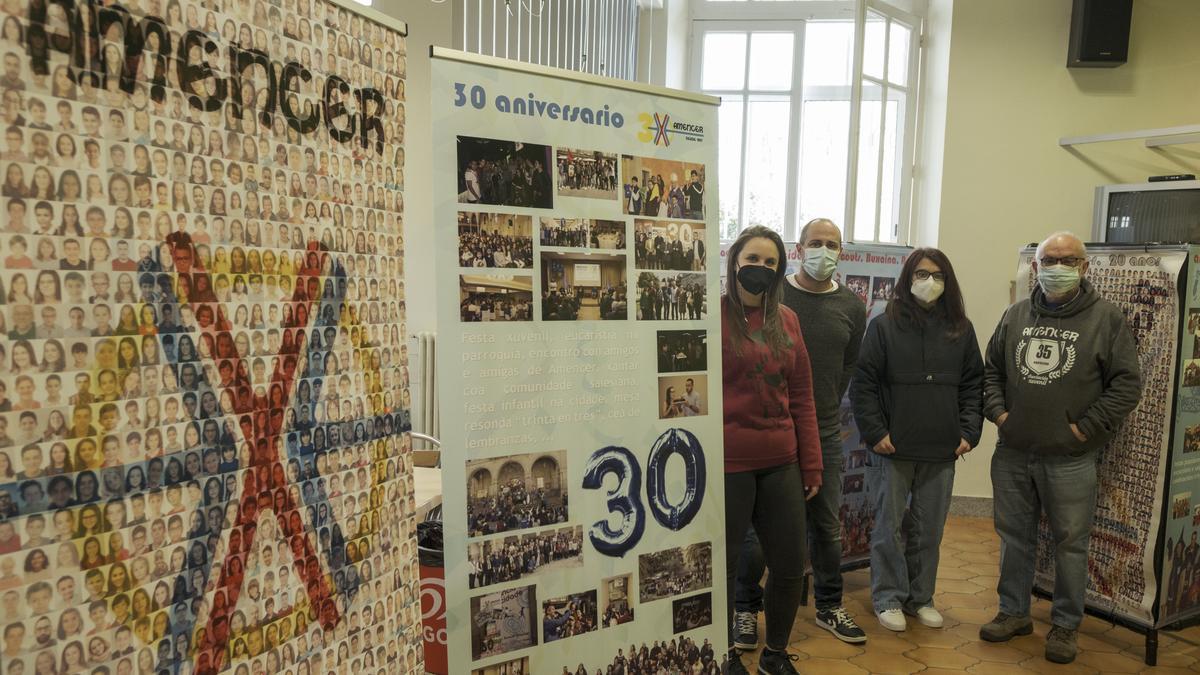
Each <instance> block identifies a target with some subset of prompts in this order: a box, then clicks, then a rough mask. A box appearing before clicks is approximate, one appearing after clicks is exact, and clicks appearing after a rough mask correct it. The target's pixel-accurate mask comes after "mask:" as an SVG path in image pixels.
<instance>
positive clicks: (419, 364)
mask: <svg viewBox="0 0 1200 675" xmlns="http://www.w3.org/2000/svg"><path fill="white" fill-rule="evenodd" d="M413 342H414V343H415V346H416V349H415V350H414V351H415V354H416V358H415V359H414V360H413V362H414V363H415V364H416V367H414V368H410V376H409V387H410V389H411V390H412V404H413V411H412V420H413V422H412V424H413V431H416V432H418V433H422V434H425V435H427V436H432V437H434V438H440V437H441V422H440V419H441V418H440V414H439V410H438V392H437V370H436V363H437V348H436V344H437V333H433V332H430V331H422V332H419V333H417V334H416V335H415V336H413ZM413 449H415V450H426V449H429V450H432V449H433V448H432V447H430V445H429V444H428V443H426V442H425V441H422V440H418V439H414V440H413Z"/></svg>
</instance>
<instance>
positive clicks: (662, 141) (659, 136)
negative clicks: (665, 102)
mask: <svg viewBox="0 0 1200 675" xmlns="http://www.w3.org/2000/svg"><path fill="white" fill-rule="evenodd" d="M638 122H639V127H638V129H639V130H638V140H639V141H641V142H643V143H653V144H654V145H661V146H663V147H664V148H665V147H669V146H670V145H671V141H673V140H675V138H674V137H680V138H683V139H684V140H686V141H692V142H703V141H704V126H703V125H701V124H691V123H689V122H680V121H678V120H672V119H671V115H670V114H669V113H665V112H661V113H660V112H655V113H645V112H644V113H641V114H639V115H638Z"/></svg>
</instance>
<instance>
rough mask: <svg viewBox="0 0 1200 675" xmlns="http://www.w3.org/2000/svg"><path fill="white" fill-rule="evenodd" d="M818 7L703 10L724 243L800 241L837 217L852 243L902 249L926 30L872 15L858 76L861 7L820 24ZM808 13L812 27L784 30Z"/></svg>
mask: <svg viewBox="0 0 1200 675" xmlns="http://www.w3.org/2000/svg"><path fill="white" fill-rule="evenodd" d="M732 3H739V4H732ZM809 4H810V3H808V2H807V0H800V1H793V2H779V1H778V0H719V1H718V0H709V1H708V2H701V3H699V9H698V10H697V12H696V20H695V21H694V24H693V44H694V45H695V53H694V55H693V64H694V66H693V78H694V82H695V85H696V86H697V88H698V89H700V90H701V91H703V92H704V93H707V94H712V95H715V96H720V97H721V108H720V113H719V125H720V129H719V131H720V143H719V145H720V148H719V151H720V164H719V166H720V171H719V176H718V180H719V184H720V194H719V199H720V206H721V208H720V228H721V237H722V239H733V238H735V237H736V236H737V233H738V232H739V231H741V230H742V229H743V228H745V227H749V226H751V225H765V226H767V227H770V228H772V229H775V230H777V231H779V232H780V233H781V234H782V235H783V236H784V237H785V238H794V237H796V236H797V235H798V234H799V229H800V227H802V226H803V224H804V223H806V222H808V221H809V220H812V219H813V218H817V217H828V218H832V219H834V220H835V221H838V222H839V223H840V224H843V230H844V231H845V233H846V236H847V238H853V239H854V240H856V241H888V242H896V241H900V240H901V239H902V237H903V236H904V234H905V232H906V229H907V213H908V206H909V196H908V191H909V186H910V184H911V171H910V170H909V167H910V166H911V164H912V157H913V148H912V145H913V136H914V135H915V134H914V125H913V123H912V122H913V119H914V110H913V108H914V104H915V96H913V95H912V88H911V86H910V83H911V81H912V80H913V79H914V75H913V74H914V72H915V64H916V63H917V53H916V52H917V50H916V49H915V48H914V46H915V42H916V41H915V40H914V38H913V35H914V34H917V30H916V29H915V28H914V27H915V26H917V25H918V22H917V21H916V20H915V19H914V18H912V17H908V16H907V15H902V14H901V13H899V12H896V11H895V10H891V9H890V8H875V7H874V5H871V6H870V7H869V8H868V7H867V6H864V7H863V8H862V10H861V11H862V13H863V21H862V22H861V23H862V31H861V32H862V36H863V37H862V42H861V44H862V56H861V59H862V61H861V67H858V66H856V58H857V57H858V54H857V53H856V39H855V36H856V32H857V31H856V22H855V20H854V17H853V11H854V4H853V3H842V4H843V5H845V6H844V7H842V8H841V9H840V10H836V11H828V10H827V11H826V14H825V15H819V14H818V15H813V14H814V12H813V11H810V10H808V9H806V8H805V6H806V5H809ZM822 4H823V5H826V6H828V5H830V4H835V5H836V4H837V3H822ZM714 7H715V9H714ZM797 8H799V11H797ZM800 12H803V14H804V15H805V18H804V19H802V20H796V19H787V18H785V17H787V16H789V15H796V14H799V13H800ZM747 15H748V16H749V18H747ZM735 16H736V17H737V18H734V17H735ZM758 17H762V18H763V19H767V20H758ZM856 85H858V88H859V91H856ZM856 95H857V96H858V98H857V99H856ZM856 100H859V101H861V104H860V105H857V106H856V105H855V101H856ZM856 115H857V120H858V123H857V125H855V124H854V122H855V119H856ZM852 128H853V129H854V132H853V133H852ZM851 157H853V158H854V162H853V163H852V162H851V161H850V160H851Z"/></svg>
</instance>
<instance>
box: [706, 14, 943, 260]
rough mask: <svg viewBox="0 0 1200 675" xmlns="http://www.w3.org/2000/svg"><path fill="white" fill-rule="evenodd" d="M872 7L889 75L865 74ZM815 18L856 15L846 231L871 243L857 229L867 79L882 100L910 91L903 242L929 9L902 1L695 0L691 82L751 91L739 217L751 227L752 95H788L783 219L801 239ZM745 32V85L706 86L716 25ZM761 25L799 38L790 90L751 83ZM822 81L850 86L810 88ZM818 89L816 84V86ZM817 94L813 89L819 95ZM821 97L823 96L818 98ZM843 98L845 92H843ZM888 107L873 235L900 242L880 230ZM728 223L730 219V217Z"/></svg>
mask: <svg viewBox="0 0 1200 675" xmlns="http://www.w3.org/2000/svg"><path fill="white" fill-rule="evenodd" d="M868 9H870V10H871V11H874V12H876V13H878V14H881V15H883V16H884V17H885V29H884V45H883V60H884V73H883V78H882V81H881V80H880V78H875V77H872V76H868V75H865V74H864V73H863V52H864V48H865V39H864V38H865V29H866V17H867V11H868ZM810 21H853V22H854V44H853V50H852V67H851V73H850V76H851V80H850V84H849V85H848V86H847V87H846V88H845V89H848V90H849V94H850V99H849V100H850V123H849V133H848V137H847V139H846V192H845V200H846V201H845V210H844V212H843V213H842V214H841V218H842V222H841V225H842V230H843V232H844V233H845V237H846V239H847V240H848V241H849V240H854V241H860V242H863V243H867V242H866V241H864V240H863V239H862V238H855V237H853V236H852V235H853V232H854V230H855V209H856V204H857V193H858V191H857V188H858V145H859V143H858V140H859V134H860V120H861V112H862V93H863V81H864V79H865V80H867V81H868V82H871V83H873V84H876V85H877V86H879V87H880V96H881V101H886V100H887V98H888V97H889V95H890V93H891V91H893V90H895V91H903V92H904V94H905V96H906V99H905V105H904V107H903V114H904V125H903V129H902V130H901V129H898V130H897V131H898V134H897V140H900V138H902V140H900V144H899V145H898V146H897V147H896V148H895V150H896V157H895V160H896V161H898V162H899V170H898V171H897V173H898V175H897V176H896V177H895V180H896V181H898V183H893V189H894V190H896V194H895V196H894V197H893V200H894V202H893V207H895V206H896V204H895V201H898V202H899V205H898V206H899V209H898V213H899V222H898V223H896V236H895V243H901V244H903V243H907V242H908V240H909V234H910V231H911V222H910V221H911V216H912V210H913V203H912V202H913V173H914V170H913V169H914V166H913V165H914V158H915V157H916V156H917V149H916V144H917V115H918V113H919V110H918V102H919V95H920V90H921V82H920V63H921V57H922V50H923V48H924V28H925V22H924V20H923V18H922V17H920V16H918V15H917V14H913V13H909V12H906V11H903V10H901V9H898V8H896V7H894V6H892V5H890V4H887V3H885V2H883V1H882V0H782V1H780V0H741V1H717V0H697V1H695V2H693V3H692V21H691V25H690V27H689V39H690V40H691V54H690V57H691V64H690V67H689V69H688V70H689V72H688V78H689V85H690V87H691V89H692V90H693V91H703V92H704V93H706V94H712V95H715V96H721V97H725V96H738V97H743V101H742V138H741V140H740V142H739V147H740V148H741V153H740V156H739V157H738V158H737V160H736V161H737V162H739V165H738V180H739V185H738V191H737V194H738V216H737V217H738V224H739V226H740V227H745V226H746V224H745V210H746V206H745V180H746V178H745V176H746V162H747V152H746V139H747V137H748V131H747V129H748V126H749V125H748V124H747V122H748V108H749V101H750V100H751V99H752V98H753V97H755V96H761V97H773V96H781V97H787V99H788V101H789V105H790V108H789V111H790V116H789V117H790V120H789V125H788V151H787V169H786V178H785V180H786V183H785V188H786V197H785V200H784V221H783V223H782V229H783V232H782V234H783V236H784V238H785V239H793V238H797V237H798V236H799V231H800V228H801V227H803V223H800V222H799V220H798V218H799V212H800V208H801V205H800V204H799V195H800V192H801V190H800V182H801V180H802V176H803V167H802V165H801V162H802V159H803V158H801V157H800V147H801V142H802V139H801V137H800V133H801V130H802V128H803V127H802V117H803V114H804V103H805V100H806V99H805V96H804V94H805V85H804V77H803V76H804V72H803V68H804V46H805V37H806V31H807V25H808V23H809V22H810ZM893 21H894V22H899V23H902V24H904V25H905V26H907V27H908V28H910V30H911V33H910V38H909V51H908V63H907V77H906V79H905V82H906V84H905V85H904V86H898V85H894V84H891V83H890V82H888V81H887V77H888V75H889V72H888V70H887V69H888V68H889V67H890V58H889V48H890V40H891V31H890V30H889V29H888V27H890V25H891V22H893ZM723 32H731V33H745V34H747V40H746V65H745V69H746V71H745V75H744V81H743V86H742V88H741V89H740V90H733V89H719V90H718V89H713V90H708V89H704V88H703V87H702V84H703V73H704V39H705V36H706V35H708V34H710V33H723ZM755 32H776V33H779V32H785V33H792V34H793V36H794V37H793V44H792V86H791V88H790V89H787V90H776V91H765V90H755V89H751V88H750V87H749V71H750V45H751V42H752V40H751V39H750V38H749V35H750V34H751V33H755ZM822 88H825V89H827V90H828V89H832V90H842V87H810V88H809V89H810V90H820V89H822ZM810 93H811V91H810ZM811 98H812V97H810V99H811ZM814 100H817V99H814ZM839 100H840V99H839ZM880 110H881V114H880V140H881V142H880V144H879V151H878V154H877V156H876V158H875V162H874V166H875V170H876V182H875V190H876V198H875V222H874V228H873V232H874V235H873V237H872V238H871V239H870V240H869V241H870V242H872V243H892V242H889V241H886V240H884V241H881V238H880V234H881V229H882V223H883V222H885V221H889V220H890V214H887V217H886V219H885V217H884V215H885V214H882V213H881V209H882V204H883V199H882V196H883V195H882V186H883V180H882V178H883V170H884V167H883V158H884V156H885V154H884V153H885V144H884V143H883V142H882V139H883V138H884V130H885V128H886V121H887V115H886V104H885V103H881V109H880ZM721 161H723V162H724V161H730V160H729V159H727V158H722V160H721ZM721 226H722V227H723V226H724V224H723V223H722V224H721Z"/></svg>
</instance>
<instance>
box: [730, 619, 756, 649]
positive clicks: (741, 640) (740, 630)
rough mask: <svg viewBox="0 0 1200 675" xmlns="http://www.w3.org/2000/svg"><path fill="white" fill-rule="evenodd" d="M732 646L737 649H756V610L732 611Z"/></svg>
mask: <svg viewBox="0 0 1200 675" xmlns="http://www.w3.org/2000/svg"><path fill="white" fill-rule="evenodd" d="M733 634H734V637H733V646H734V647H737V648H738V649H744V650H747V651H749V650H751V649H758V612H742V611H735V612H734V613H733Z"/></svg>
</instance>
